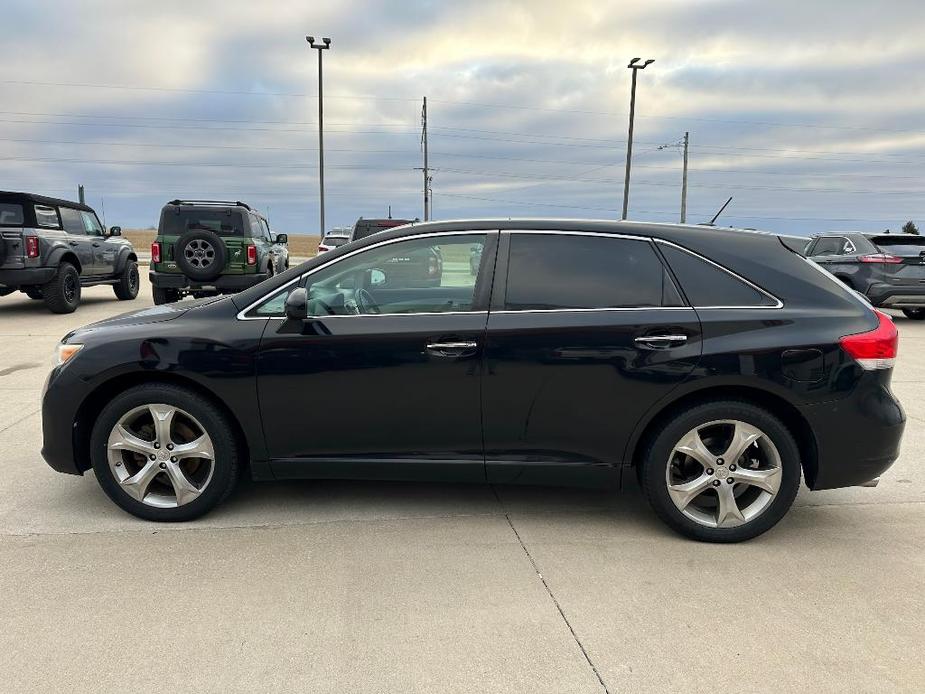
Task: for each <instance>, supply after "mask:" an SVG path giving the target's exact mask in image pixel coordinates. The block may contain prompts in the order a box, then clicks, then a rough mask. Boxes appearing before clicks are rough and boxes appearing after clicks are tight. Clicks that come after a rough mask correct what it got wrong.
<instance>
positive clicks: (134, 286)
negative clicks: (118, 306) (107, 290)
mask: <svg viewBox="0 0 925 694" xmlns="http://www.w3.org/2000/svg"><path fill="white" fill-rule="evenodd" d="M139 282H140V279H139V277H138V263H136V262H135V261H134V260H129V261H128V262H126V263H125V267H124V268H123V269H122V274H121V275H119V281H118V282H116V283H115V284H114V285H113V286H112V288H113V291H114V292H115V293H116V298H117V299H118V300H119V301H131V300H132V299H134V298H135V297H136V296H138V285H139Z"/></svg>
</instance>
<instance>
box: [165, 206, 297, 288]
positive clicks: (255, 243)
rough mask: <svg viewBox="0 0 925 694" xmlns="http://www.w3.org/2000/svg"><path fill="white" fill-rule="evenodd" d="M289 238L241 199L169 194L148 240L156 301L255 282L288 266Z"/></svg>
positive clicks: (245, 285) (239, 286)
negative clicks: (153, 236) (151, 239)
mask: <svg viewBox="0 0 925 694" xmlns="http://www.w3.org/2000/svg"><path fill="white" fill-rule="evenodd" d="M288 242H289V238H288V236H287V235H286V234H276V235H274V234H273V233H272V232H271V231H270V224H269V222H267V219H266V217H264V216H263V215H261V214H260V213H259V212H257V211H256V210H254V209H252V208H251V207H250V206H249V205H247V204H245V203H243V202H240V201H235V202H229V201H224V200H171V201H170V202H168V203H167V204H166V205H164V208H163V209H162V210H161V218H160V222H159V223H158V226H157V238H156V239H155V240H154V243H152V244H151V271H150V272H149V274H148V276H149V277H150V279H151V286H152V288H153V293H154V303H155V304H166V303H170V302H172V301H177V300H179V299H182V298H183V297H184V296H186V295H187V294H192V295H193V296H195V297H197V298H202V297H204V296H212V295H215V294H230V293H233V292H239V291H241V290H242V289H246V288H247V287H253V286H254V285H255V284H259V283H260V282H263V281H264V280H265V279H267V278H268V277H273V275H275V274H277V273H280V272H283V271H284V270H285V269H286V268H288V267H289V249H288V248H287V247H286V244H287V243H288Z"/></svg>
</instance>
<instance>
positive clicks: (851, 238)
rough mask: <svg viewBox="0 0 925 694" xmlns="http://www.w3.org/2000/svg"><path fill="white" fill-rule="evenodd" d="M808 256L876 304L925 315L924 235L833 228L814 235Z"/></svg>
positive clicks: (914, 316) (919, 316) (919, 317)
mask: <svg viewBox="0 0 925 694" xmlns="http://www.w3.org/2000/svg"><path fill="white" fill-rule="evenodd" d="M806 257H808V258H809V259H810V260H812V261H813V262H816V263H819V265H821V266H822V267H824V268H825V269H826V270H828V271H829V272H831V273H832V274H833V275H835V276H836V277H837V278H838V279H840V280H841V281H842V282H844V283H845V284H847V285H848V286H849V287H851V288H852V289H854V290H856V291H858V292H860V293H861V294H863V295H864V296H866V297H867V299H868V300H869V301H870V303H871V304H873V305H874V306H880V307H884V308H898V309H902V312H903V313H905V314H906V316H908V317H909V318H912V319H915V320H922V319H923V318H925V238H922V237H921V236H916V235H914V234H863V233H861V232H854V231H852V232H835V233H828V234H821V235H819V236H816V237H815V238H814V239H813V240H812V241H811V242H810V245H809V246H808V247H807V249H806Z"/></svg>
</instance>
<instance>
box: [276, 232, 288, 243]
mask: <svg viewBox="0 0 925 694" xmlns="http://www.w3.org/2000/svg"><path fill="white" fill-rule="evenodd" d="M276 243H289V234H277V235H276Z"/></svg>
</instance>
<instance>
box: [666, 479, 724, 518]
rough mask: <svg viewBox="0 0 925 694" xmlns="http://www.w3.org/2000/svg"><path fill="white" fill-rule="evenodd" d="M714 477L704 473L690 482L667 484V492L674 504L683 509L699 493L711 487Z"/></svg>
mask: <svg viewBox="0 0 925 694" xmlns="http://www.w3.org/2000/svg"><path fill="white" fill-rule="evenodd" d="M714 479H715V478H714V477H713V476H712V475H708V474H706V473H704V474H702V475H701V476H700V477H698V478H696V479H693V480H691V481H690V482H684V483H682V484H671V485H668V493H669V494H670V495H671V498H672V499H673V500H674V503H675V505H676V506H677V507H678V508H679V509H681V510H682V511H683V510H684V509H685V508H687V507H688V505H689V504H690V503H691V502H692V501H693V500H694V499H696V498H697V497H698V496H699V495H700V494H702V493H703V492H705V491H706V490H707V489H710V488H711V487H710V485H711V484H712V483H713V480H714Z"/></svg>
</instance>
